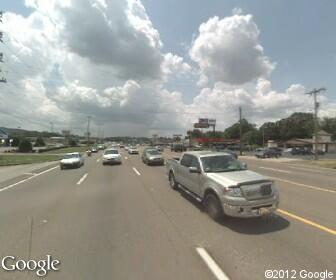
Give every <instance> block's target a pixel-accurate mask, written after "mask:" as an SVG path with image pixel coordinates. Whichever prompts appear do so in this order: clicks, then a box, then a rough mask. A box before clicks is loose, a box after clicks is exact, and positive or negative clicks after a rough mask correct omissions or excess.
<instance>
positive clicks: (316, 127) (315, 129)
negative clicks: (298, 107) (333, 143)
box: [306, 88, 327, 160]
mask: <svg viewBox="0 0 336 280" xmlns="http://www.w3.org/2000/svg"><path fill="white" fill-rule="evenodd" d="M326 90H327V89H326V88H319V89H316V88H314V89H313V90H312V91H309V92H306V94H309V95H310V96H313V97H314V159H315V160H318V139H317V138H318V117H317V113H318V107H319V105H320V103H318V102H317V94H318V93H320V92H321V91H326Z"/></svg>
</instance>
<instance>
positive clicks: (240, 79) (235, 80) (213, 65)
mask: <svg viewBox="0 0 336 280" xmlns="http://www.w3.org/2000/svg"><path fill="white" fill-rule="evenodd" d="M190 57H191V58H192V59H193V60H194V61H195V62H197V63H198V65H199V67H200V69H201V80H200V84H201V85H202V84H205V83H206V82H207V81H208V80H209V79H212V80H213V81H222V82H225V83H230V84H244V83H247V82H251V81H253V80H255V79H257V78H259V77H267V76H268V75H269V74H270V73H271V71H272V70H273V69H274V64H273V63H271V62H270V60H269V59H268V58H267V57H266V56H265V55H264V51H263V48H262V46H261V45H260V43H259V30H258V27H257V25H256V24H255V22H254V20H253V17H252V16H251V15H238V14H235V15H233V16H231V17H226V18H223V19H219V18H218V17H213V18H210V19H209V20H208V21H207V22H205V23H202V24H201V26H200V27H199V34H198V37H197V38H196V39H195V40H194V42H193V45H192V48H191V49H190Z"/></svg>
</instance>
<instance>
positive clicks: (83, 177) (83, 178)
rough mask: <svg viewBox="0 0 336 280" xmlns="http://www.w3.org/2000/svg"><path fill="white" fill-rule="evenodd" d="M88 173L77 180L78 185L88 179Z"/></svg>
mask: <svg viewBox="0 0 336 280" xmlns="http://www.w3.org/2000/svg"><path fill="white" fill-rule="evenodd" d="M87 175H88V173H85V174H84V175H83V176H82V178H80V179H79V181H78V182H77V185H80V184H81V183H83V181H84V180H85V179H86V177H87Z"/></svg>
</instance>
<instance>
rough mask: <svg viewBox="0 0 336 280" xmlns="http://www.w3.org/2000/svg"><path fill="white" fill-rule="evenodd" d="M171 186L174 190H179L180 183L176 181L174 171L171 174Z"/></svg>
mask: <svg viewBox="0 0 336 280" xmlns="http://www.w3.org/2000/svg"><path fill="white" fill-rule="evenodd" d="M169 185H170V187H171V188H172V189H173V190H177V188H178V183H177V182H176V181H175V176H174V173H173V172H172V171H170V172H169Z"/></svg>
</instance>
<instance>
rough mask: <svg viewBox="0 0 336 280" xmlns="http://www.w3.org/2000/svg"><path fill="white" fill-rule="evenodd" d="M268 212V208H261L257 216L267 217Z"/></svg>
mask: <svg viewBox="0 0 336 280" xmlns="http://www.w3.org/2000/svg"><path fill="white" fill-rule="evenodd" d="M269 212H270V210H269V208H266V207H261V208H259V215H267V214H268V213H269Z"/></svg>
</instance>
